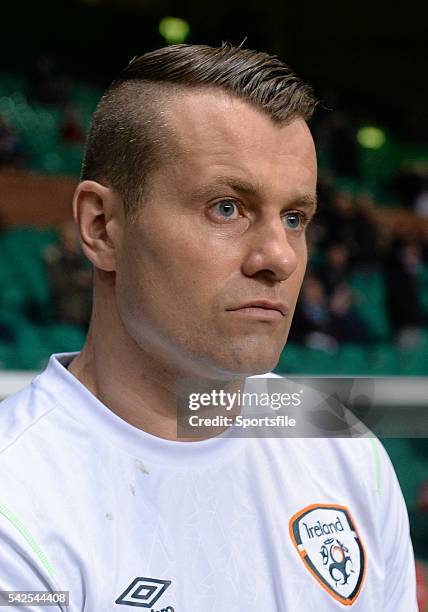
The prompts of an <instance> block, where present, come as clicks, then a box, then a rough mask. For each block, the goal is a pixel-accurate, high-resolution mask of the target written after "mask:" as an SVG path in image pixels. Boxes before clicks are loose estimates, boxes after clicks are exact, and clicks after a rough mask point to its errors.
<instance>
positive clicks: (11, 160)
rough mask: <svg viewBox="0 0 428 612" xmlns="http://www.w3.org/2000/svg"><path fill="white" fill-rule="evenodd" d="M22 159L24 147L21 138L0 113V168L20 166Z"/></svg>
mask: <svg viewBox="0 0 428 612" xmlns="http://www.w3.org/2000/svg"><path fill="white" fill-rule="evenodd" d="M23 160H24V147H23V145H22V141H21V139H20V138H19V136H18V135H17V134H15V132H14V131H13V130H12V128H11V127H10V126H9V125H8V124H7V122H6V119H5V118H4V117H2V116H1V115H0V168H1V167H4V166H20V165H21V163H22V162H23Z"/></svg>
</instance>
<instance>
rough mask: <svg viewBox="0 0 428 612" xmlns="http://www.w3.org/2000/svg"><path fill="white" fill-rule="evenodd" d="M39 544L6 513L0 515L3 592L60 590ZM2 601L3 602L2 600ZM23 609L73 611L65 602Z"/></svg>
mask: <svg viewBox="0 0 428 612" xmlns="http://www.w3.org/2000/svg"><path fill="white" fill-rule="evenodd" d="M37 550H38V549H37V545H36V543H35V542H31V540H30V541H29V540H28V539H26V537H25V533H22V532H21V531H19V530H18V529H17V528H16V527H15V526H14V525H13V524H11V523H10V521H9V520H8V519H7V518H6V517H5V516H3V515H1V516H0V560H1V561H0V591H47V592H49V593H51V592H53V591H60V590H61V589H60V587H59V586H58V585H57V584H56V581H55V579H54V577H53V575H52V574H53V571H52V569H51V568H50V566H49V564H48V563H47V562H46V561H44V559H43V556H42V555H41V554H40V552H39V555H38V554H37ZM0 603H3V602H2V601H1V602H0ZM13 609H14V610H22V611H23V612H41V611H42V610H46V612H47V611H50V612H70V608H69V607H68V606H66V605H65V604H57V605H49V606H42V605H40V604H39V605H38V606H31V605H25V606H24V605H23V606H19V605H18V606H17V605H16V604H14V606H13Z"/></svg>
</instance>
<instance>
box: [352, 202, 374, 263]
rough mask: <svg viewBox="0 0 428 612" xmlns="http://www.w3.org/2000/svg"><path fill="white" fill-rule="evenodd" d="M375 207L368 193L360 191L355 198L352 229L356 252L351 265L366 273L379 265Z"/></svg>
mask: <svg viewBox="0 0 428 612" xmlns="http://www.w3.org/2000/svg"><path fill="white" fill-rule="evenodd" d="M375 207H376V205H375V202H374V199H373V196H372V195H371V194H370V193H369V192H367V191H360V192H359V193H358V194H357V195H356V196H355V200H354V215H353V222H352V227H353V230H354V239H355V244H356V250H355V253H354V258H353V265H354V267H358V268H360V269H364V270H366V271H367V270H370V269H373V268H374V267H378V263H379V250H380V235H379V230H378V227H377V225H376V223H375V222H374V220H373V217H374V211H375Z"/></svg>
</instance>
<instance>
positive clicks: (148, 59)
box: [81, 43, 317, 214]
mask: <svg viewBox="0 0 428 612" xmlns="http://www.w3.org/2000/svg"><path fill="white" fill-rule="evenodd" d="M208 88H210V89H213V88H216V89H217V90H222V91H223V92H225V93H227V94H229V95H232V96H235V97H238V98H240V99H242V100H245V101H246V102H248V104H250V105H252V106H253V107H254V108H256V109H258V110H259V111H261V112H263V113H265V114H267V115H268V116H269V117H270V118H271V119H272V121H274V122H275V123H278V124H284V123H287V122H289V121H291V120H292V119H295V118H297V117H300V118H302V119H304V120H305V121H309V119H310V118H311V116H312V114H313V112H314V109H315V107H316V104H317V102H316V100H315V98H314V95H313V91H312V88H311V87H310V86H309V85H307V84H305V83H304V82H303V81H301V80H300V79H299V77H297V76H296V75H295V74H294V73H293V72H292V71H291V70H290V68H289V67H288V66H287V65H286V64H284V63H283V62H282V61H281V60H280V59H278V58H277V57H275V56H271V55H269V54H267V53H263V52H257V51H251V50H249V49H242V48H241V47H234V46H232V45H230V44H229V43H224V44H223V45H222V46H221V47H209V46H207V45H171V46H169V47H164V48H161V49H157V50H155V51H151V52H149V53H146V54H144V55H141V56H140V57H135V58H134V59H133V60H132V61H131V62H130V63H129V64H128V66H126V68H124V70H123V71H122V72H121V73H120V75H119V76H118V78H117V79H116V80H115V81H114V82H113V83H112V84H111V86H110V87H109V89H108V90H107V92H106V93H105V95H104V96H103V97H102V99H101V101H100V103H99V104H98V107H97V109H96V111H95V114H94V116H93V120H92V125H91V129H90V132H89V136H88V140H87V144H86V152H85V159H84V162H83V169H82V177H81V178H82V180H85V179H91V180H96V181H99V182H104V183H106V184H107V185H108V186H110V187H112V188H113V189H115V190H116V191H117V192H118V193H119V194H120V195H121V197H122V198H123V202H124V209H125V214H132V213H133V212H135V211H136V210H137V209H138V206H139V205H140V204H141V202H142V201H143V200H144V197H145V196H146V194H147V193H148V190H149V178H150V173H151V172H152V171H153V170H155V169H156V168H158V167H159V166H160V165H161V164H162V163H165V162H167V161H169V160H172V159H173V156H174V154H175V155H176V154H177V147H176V146H175V144H176V143H175V142H174V134H173V130H172V129H171V126H170V125H168V122H166V121H165V117H164V115H165V113H164V112H163V111H164V109H165V107H166V105H167V103H168V100H171V99H172V98H173V97H174V96H176V95H180V94H182V93H183V92H186V91H191V90H202V89H208Z"/></svg>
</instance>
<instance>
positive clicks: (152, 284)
mask: <svg viewBox="0 0 428 612" xmlns="http://www.w3.org/2000/svg"><path fill="white" fill-rule="evenodd" d="M166 115H167V121H168V122H169V123H170V124H171V125H172V127H173V129H174V131H175V133H176V136H175V137H176V139H177V142H178V153H177V157H176V159H175V160H174V162H173V163H168V164H165V165H163V166H162V167H161V168H159V169H158V170H157V171H155V173H154V174H153V175H152V178H151V183H150V186H151V189H150V193H149V196H148V199H147V200H146V201H145V202H144V203H143V204H142V205H141V209H140V210H139V211H138V214H137V216H136V218H135V219H132V220H127V221H126V223H125V227H124V230H123V234H122V241H121V244H120V248H119V251H118V260H117V266H116V296H117V304H118V310H119V314H120V317H121V320H122V322H123V324H124V326H125V328H126V330H127V332H128V334H129V335H130V336H131V337H132V338H133V340H134V341H135V342H136V343H137V344H138V345H139V346H140V347H141V348H142V349H143V350H144V351H146V352H147V353H148V354H149V355H153V357H154V358H157V359H159V360H160V361H161V362H165V364H168V366H169V367H170V366H173V367H176V368H178V369H179V370H180V371H181V372H186V373H187V374H186V375H190V376H192V375H204V376H214V377H215V376H216V375H219V376H220V377H221V376H223V375H228V374H231V373H232V374H246V375H249V374H255V373H263V372H266V371H268V370H270V369H272V368H273V367H274V366H275V365H276V363H277V361H278V358H279V356H280V353H281V350H282V348H283V346H284V344H285V341H286V339H287V335H288V332H289V329H290V324H291V320H292V316H293V312H294V308H295V305H296V300H297V297H298V294H299V290H300V286H301V283H302V280H303V276H304V272H305V267H306V262H307V249H306V239H305V229H304V228H305V225H306V223H307V220H308V219H310V217H311V216H312V214H313V212H314V209H313V202H314V200H315V193H316V156H315V150H314V144H313V140H312V137H311V135H310V132H309V129H308V128H307V126H306V123H305V122H304V121H303V120H301V119H296V120H293V121H292V122H291V123H290V124H289V125H286V126H280V125H276V124H274V123H273V122H272V121H271V119H270V118H269V117H268V116H267V115H264V114H262V113H261V112H259V111H257V110H255V109H254V108H253V107H251V106H249V105H248V104H247V103H245V102H243V101H240V100H239V99H237V98H232V97H229V96H226V95H224V94H219V92H218V91H214V92H213V91H205V92H199V93H191V94H185V95H183V96H180V97H179V98H177V99H175V100H174V101H172V102H171V103H168V107H167V111H166ZM280 311H282V312H280Z"/></svg>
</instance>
